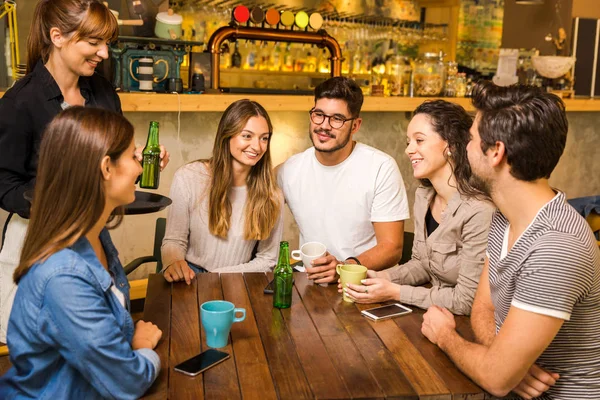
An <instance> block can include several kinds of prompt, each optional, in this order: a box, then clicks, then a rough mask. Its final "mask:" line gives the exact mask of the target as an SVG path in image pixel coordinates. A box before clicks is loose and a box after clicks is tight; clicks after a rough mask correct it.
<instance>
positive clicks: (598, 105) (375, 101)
mask: <svg viewBox="0 0 600 400" xmlns="http://www.w3.org/2000/svg"><path fill="white" fill-rule="evenodd" d="M3 95H4V92H0V97H2V96H3ZM119 97H120V98H121V105H122V107H123V111H124V112H177V111H181V112H210V111H225V109H226V108H227V106H229V105H230V104H231V103H233V102H234V101H236V100H239V99H251V100H255V101H257V102H259V103H260V104H262V105H263V106H264V107H265V108H266V109H267V111H303V112H308V110H310V109H311V108H312V106H313V105H314V100H313V97H312V96H286V95H268V94H179V95H178V94H164V93H141V92H135V93H134V92H129V93H125V92H123V93H119ZM442 99H444V100H448V101H451V102H453V103H457V104H460V105H461V106H463V107H464V108H465V109H467V110H468V111H473V107H472V106H471V99H469V98H460V97H445V98H442ZM425 100H431V98H428V97H373V96H366V97H365V101H364V104H363V107H362V111H363V112H399V111H400V112H403V111H413V110H414V109H415V108H416V107H417V106H418V105H419V104H421V103H422V102H423V101H425ZM564 102H565V105H566V107H567V111H568V112H571V111H575V112H580V111H600V99H596V100H594V99H566V100H564Z"/></svg>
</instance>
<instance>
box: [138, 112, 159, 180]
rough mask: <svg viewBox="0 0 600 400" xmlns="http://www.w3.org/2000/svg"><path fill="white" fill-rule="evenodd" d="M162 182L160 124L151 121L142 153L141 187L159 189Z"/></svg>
mask: <svg viewBox="0 0 600 400" xmlns="http://www.w3.org/2000/svg"><path fill="white" fill-rule="evenodd" d="M159 182H160V144H159V139H158V122H157V121H150V128H149V129H148V139H147V140H146V147H144V150H143V151H142V178H141V179H140V187H141V188H144V189H158V184H159Z"/></svg>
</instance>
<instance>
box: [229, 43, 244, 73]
mask: <svg viewBox="0 0 600 400" xmlns="http://www.w3.org/2000/svg"><path fill="white" fill-rule="evenodd" d="M238 43H239V41H237V40H236V41H235V48H234V50H233V53H232V54H231V68H242V54H241V53H240V49H239V47H238Z"/></svg>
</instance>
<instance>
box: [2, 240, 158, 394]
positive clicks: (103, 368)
mask: <svg viewBox="0 0 600 400" xmlns="http://www.w3.org/2000/svg"><path fill="white" fill-rule="evenodd" d="M100 240H101V243H102V246H103V247H104V251H105V253H106V257H107V261H108V269H109V271H110V274H109V272H107V271H106V269H104V267H103V266H102V264H101V263H100V262H99V260H98V258H97V257H96V254H95V253H94V250H93V249H92V246H91V245H90V243H89V242H88V240H87V239H86V238H85V237H82V238H81V239H79V240H78V241H77V242H76V243H75V244H74V245H73V246H71V247H70V248H67V249H63V250H61V251H59V252H57V253H55V254H53V255H52V256H50V257H49V258H48V259H47V260H45V261H43V262H40V263H36V264H35V265H34V266H33V267H32V268H31V269H30V270H29V272H28V273H27V274H26V275H25V276H24V277H23V278H22V279H21V281H20V282H19V288H18V290H17V294H16V297H15V302H14V305H13V309H12V312H11V315H10V320H9V324H8V347H9V349H10V361H11V363H12V365H13V367H12V368H11V369H10V370H9V371H8V372H7V373H6V374H5V375H4V376H2V377H1V378H0V398H2V399H25V398H27V399H29V398H31V399H52V400H58V399H100V398H110V399H134V398H138V397H140V396H141V395H143V394H144V392H145V391H146V390H147V389H148V388H149V387H150V385H151V384H152V382H154V380H155V379H156V376H157V375H158V372H159V370H160V359H159V357H158V355H157V354H156V353H155V352H154V351H153V350H150V349H139V350H135V351H134V350H132V348H131V341H132V338H133V333H134V326H133V320H132V319H131V316H130V314H129V312H128V310H126V309H125V308H123V306H122V305H121V303H120V302H119V300H118V298H117V296H116V295H115V294H114V293H112V291H111V286H112V285H113V280H114V284H115V285H116V287H117V288H118V289H119V290H120V291H121V292H122V293H123V295H124V296H125V304H126V306H127V308H129V283H128V282H127V277H126V276H125V272H124V271H123V267H122V266H121V263H120V262H119V259H118V253H117V251H116V249H115V247H114V245H113V244H112V241H111V239H110V235H109V234H108V231H107V230H103V231H102V233H101V234H100ZM111 275H112V278H111Z"/></svg>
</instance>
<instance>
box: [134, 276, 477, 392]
mask: <svg viewBox="0 0 600 400" xmlns="http://www.w3.org/2000/svg"><path fill="white" fill-rule="evenodd" d="M294 275H295V290H294V292H293V299H292V307H291V308H289V309H285V310H279V309H276V308H273V303H272V302H273V300H272V299H273V298H272V296H271V295H265V294H263V289H264V287H265V286H266V284H267V282H268V280H269V279H271V276H270V275H269V274H267V275H265V274H262V273H246V274H221V275H219V274H211V273H206V274H199V275H197V278H196V279H194V280H193V283H192V284H191V285H189V286H188V285H186V284H185V283H176V284H169V283H167V282H166V281H165V280H164V278H163V277H162V276H161V275H151V276H150V279H149V283H148V293H147V297H146V303H145V307H144V318H143V319H144V320H146V321H152V322H154V323H155V324H156V325H158V327H159V328H160V329H161V330H162V331H163V337H162V339H161V341H160V342H159V344H158V346H157V348H156V351H157V352H158V354H159V355H160V359H161V362H162V369H161V372H160V375H159V377H158V379H157V380H156V382H155V383H154V385H153V386H152V387H151V388H150V389H149V390H148V392H147V393H146V396H145V398H148V399H155V398H156V399H166V398H169V399H188V398H189V399H203V398H206V399H228V400H229V399H239V398H245V399H307V398H319V399H345V398H355V399H364V398H370V399H371V398H394V399H417V398H423V399H467V398H468V399H483V398H485V397H486V395H485V393H484V392H483V390H482V389H480V388H479V387H478V386H477V385H475V384H474V383H473V382H472V381H471V380H469V379H468V378H467V377H465V376H464V375H463V374H462V373H461V372H460V371H459V370H458V369H457V368H456V367H455V366H454V364H453V363H452V362H451V361H450V359H448V357H447V356H446V355H445V354H444V353H443V352H442V351H441V350H439V349H438V348H437V346H435V345H433V344H431V343H430V342H429V341H428V340H427V339H426V338H425V337H424V336H423V335H422V334H421V322H422V319H423V318H422V314H423V311H421V310H418V309H414V312H413V313H412V314H409V315H406V316H402V317H398V318H395V319H391V320H387V321H382V322H371V321H369V320H368V319H366V318H364V317H363V316H361V314H360V311H359V310H360V309H364V308H370V307H373V305H369V306H364V305H355V304H352V303H346V302H343V301H342V299H341V295H340V294H338V293H337V286H336V285H330V286H329V287H321V286H318V285H313V284H312V283H311V282H310V281H308V280H307V279H306V274H304V273H295V274H294ZM215 299H225V300H228V301H231V302H232V303H234V304H235V306H236V307H243V308H245V309H246V320H245V321H243V322H241V323H235V324H233V326H232V328H231V336H230V341H229V344H228V346H227V347H225V348H223V349H221V350H224V351H226V352H227V353H229V354H231V357H230V358H229V359H228V360H226V361H225V362H223V363H221V364H219V365H217V366H215V367H213V368H211V369H209V370H207V371H206V372H204V373H203V374H200V375H198V376H196V377H189V376H186V375H183V374H181V373H178V372H175V371H174V370H173V366H174V365H176V364H178V363H180V362H182V361H184V360H186V359H188V358H190V357H192V356H194V355H196V354H198V353H199V352H200V351H201V350H206V349H207V346H206V340H205V339H204V332H203V331H202V328H201V323H200V316H199V305H200V304H202V303H203V302H205V301H208V300H215ZM457 324H458V330H459V332H461V334H463V335H465V336H467V337H470V336H471V331H470V326H469V321H468V318H465V317H460V318H458V320H457Z"/></svg>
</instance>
